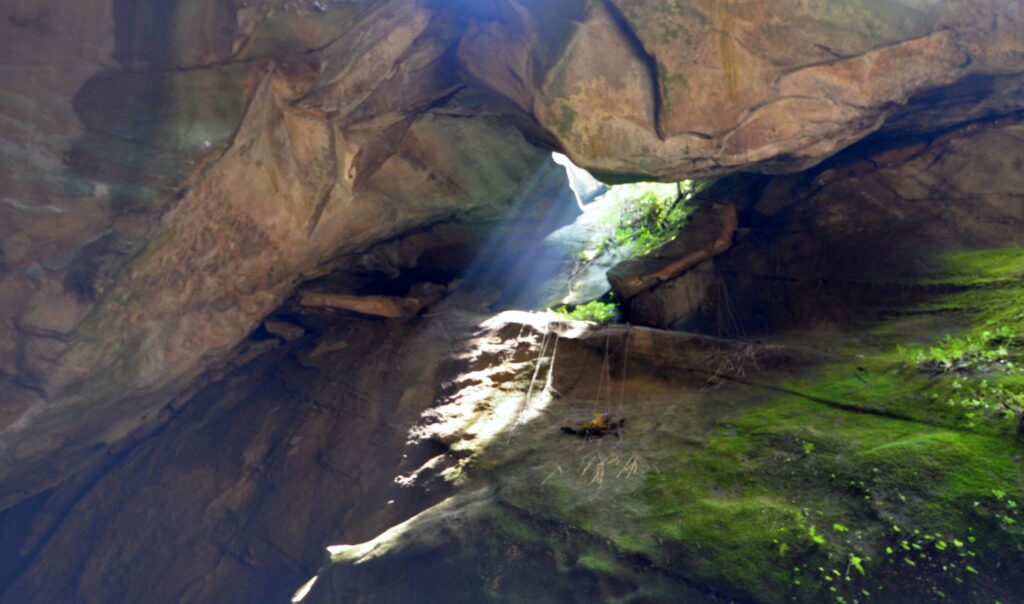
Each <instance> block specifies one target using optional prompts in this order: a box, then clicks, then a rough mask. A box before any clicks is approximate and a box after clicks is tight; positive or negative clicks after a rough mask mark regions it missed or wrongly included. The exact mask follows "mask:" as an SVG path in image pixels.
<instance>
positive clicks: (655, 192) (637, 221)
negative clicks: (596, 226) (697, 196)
mask: <svg viewBox="0 0 1024 604" xmlns="http://www.w3.org/2000/svg"><path fill="white" fill-rule="evenodd" d="M698 188H699V187H698V185H696V184H695V183H694V182H693V181H689V180H687V181H683V182H681V183H657V182H647V183H632V184H626V185H614V186H611V187H609V189H608V192H607V193H605V194H604V196H603V198H602V201H603V202H609V203H610V204H611V205H612V206H613V207H615V208H617V211H616V212H614V213H613V214H610V215H609V216H608V218H607V219H606V220H605V224H604V225H603V226H604V228H605V230H606V235H605V236H604V237H603V238H601V239H599V240H598V241H597V242H596V243H594V244H593V245H592V246H591V247H590V248H589V249H586V250H584V251H582V252H580V254H579V260H580V261H581V262H590V261H592V260H593V259H595V258H597V257H598V256H600V255H601V254H603V253H605V252H607V251H608V250H611V249H620V250H621V251H622V252H623V255H625V256H629V257H635V256H642V255H644V254H647V253H649V252H651V251H652V250H654V249H655V248H657V247H659V246H661V245H663V244H665V243H667V242H668V241H671V240H672V239H673V238H675V237H676V235H678V234H679V231H681V230H682V228H683V227H684V226H685V225H686V219H687V217H688V216H689V213H690V212H691V211H692V209H693V208H692V207H691V206H690V205H688V204H687V202H688V201H689V200H690V198H691V197H692V196H693V194H694V193H695V192H696V191H697V189H698Z"/></svg>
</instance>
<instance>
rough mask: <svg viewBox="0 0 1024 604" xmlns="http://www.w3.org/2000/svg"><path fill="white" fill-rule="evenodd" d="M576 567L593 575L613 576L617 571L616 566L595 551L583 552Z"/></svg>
mask: <svg viewBox="0 0 1024 604" xmlns="http://www.w3.org/2000/svg"><path fill="white" fill-rule="evenodd" d="M576 565H577V566H579V567H581V568H585V569H586V570H589V571H591V572H594V573H599V574H605V575H614V574H616V573H617V572H618V571H619V567H618V564H617V563H616V562H615V561H614V560H612V559H611V558H609V557H608V556H607V554H604V553H603V552H599V551H597V550H591V551H587V552H584V553H583V554H582V555H581V556H580V557H579V558H578V559H577V560H576Z"/></svg>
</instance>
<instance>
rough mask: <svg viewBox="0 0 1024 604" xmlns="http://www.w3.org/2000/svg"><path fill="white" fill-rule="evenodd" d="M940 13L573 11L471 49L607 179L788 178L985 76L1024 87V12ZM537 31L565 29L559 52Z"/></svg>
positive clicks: (871, 6) (528, 20)
mask: <svg viewBox="0 0 1024 604" xmlns="http://www.w3.org/2000/svg"><path fill="white" fill-rule="evenodd" d="M570 6H571V8H569V7H570ZM941 6H942V8H940V5H939V4H922V3H919V2H874V1H856V2H845V3H842V4H837V3H831V2H810V3H807V2H776V3H737V2H719V1H717V0H715V1H712V0H708V1H698V2H687V3H677V2H669V1H664V2H662V1H657V2H647V1H640V0H636V1H632V0H611V1H604V2H587V3H582V2H580V3H569V4H568V5H567V6H563V7H562V8H561V10H562V11H564V12H563V13H558V12H557V11H556V10H555V9H550V13H552V14H547V13H543V14H537V13H526V12H520V13H519V15H520V19H519V21H518V22H517V21H512V23H511V24H507V23H500V22H497V21H490V22H486V23H483V24H479V25H477V26H476V27H475V28H474V29H471V30H470V32H469V33H468V34H467V36H466V38H465V39H464V41H463V43H462V45H461V46H460V49H459V50H460V58H461V59H462V61H463V62H464V63H465V64H466V66H467V69H468V70H469V71H470V72H471V73H472V74H473V75H474V76H475V77H476V78H478V79H479V80H481V81H483V82H486V83H487V84H488V85H489V86H490V87H492V88H493V89H495V90H498V91H500V92H502V93H503V94H505V96H506V97H507V98H509V99H511V100H513V101H514V102H516V103H517V104H519V105H520V106H521V107H523V108H524V109H527V110H529V111H531V112H532V113H533V114H534V115H535V116H536V117H537V119H538V121H539V122H540V123H541V124H543V125H544V127H545V128H546V129H547V130H548V131H549V132H551V133H552V134H553V135H554V136H555V138H557V140H558V142H559V143H560V144H561V145H562V146H563V147H564V149H565V152H566V153H567V154H568V155H569V156H570V157H571V158H572V159H573V161H575V162H576V163H577V164H578V165H580V166H583V167H584V168H587V169H589V170H591V171H593V172H595V173H598V174H603V175H606V176H608V177H614V176H615V175H620V176H621V175H641V174H642V175H646V176H649V177H654V178H658V179H670V178H678V177H679V176H681V175H689V176H706V175H712V174H722V173H725V172H730V171H734V170H737V169H744V170H757V171H763V172H768V173H777V172H787V171H796V170H800V169H803V168H806V167H809V166H811V165H813V164H815V163H817V162H819V161H821V160H822V159H824V158H826V157H828V156H829V155H832V154H833V153H835V152H836V151H838V150H840V149H842V148H844V147H846V146H848V145H849V144H851V143H853V142H856V141H857V140H859V139H861V138H863V137H864V136H866V135H868V134H870V133H872V132H874V131H876V130H878V129H879V128H882V127H884V123H885V121H886V118H887V117H888V116H889V115H890V114H891V113H892V112H893V111H894V110H895V109H896V108H897V107H898V106H899V105H901V104H903V103H905V102H906V101H907V100H908V99H910V98H911V97H912V96H913V95H915V94H918V93H922V92H924V91H926V90H929V89H932V88H935V87H939V86H942V85H944V84H948V83H950V82H953V81H956V80H958V79H960V78H963V77H965V76H967V75H968V74H972V73H984V74H1005V73H1017V74H1019V73H1020V57H1021V52H1022V51H1024V47H1022V46H1021V40H1024V35H1022V33H1024V32H1022V29H1021V28H1022V27H1024V24H1022V21H1021V13H1020V6H1019V4H1015V3H1013V2H1002V1H993V2H980V3H972V4H971V5H970V6H968V5H967V4H960V5H957V6H956V7H953V6H952V5H950V6H947V5H941ZM539 23H543V24H544V25H543V26H540V25H538V24H539ZM542 27H543V29H541V28H542ZM538 30H541V31H543V32H544V33H545V34H546V33H548V32H549V31H559V32H560V33H561V34H562V38H561V40H562V42H561V45H554V44H552V40H551V39H550V37H548V36H543V35H538ZM549 36H550V34H549ZM494 46H498V47H501V48H503V49H506V50H504V51H503V52H501V53H492V52H487V50H486V49H487V48H490V47H494Z"/></svg>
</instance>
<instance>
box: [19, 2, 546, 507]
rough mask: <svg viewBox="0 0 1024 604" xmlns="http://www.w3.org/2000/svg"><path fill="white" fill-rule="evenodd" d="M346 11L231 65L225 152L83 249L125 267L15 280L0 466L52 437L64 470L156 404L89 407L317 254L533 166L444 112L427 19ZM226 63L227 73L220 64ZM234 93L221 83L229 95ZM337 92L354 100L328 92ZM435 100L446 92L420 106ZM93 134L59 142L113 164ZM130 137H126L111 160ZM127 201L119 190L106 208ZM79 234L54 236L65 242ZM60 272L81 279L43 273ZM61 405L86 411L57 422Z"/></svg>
mask: <svg viewBox="0 0 1024 604" xmlns="http://www.w3.org/2000/svg"><path fill="white" fill-rule="evenodd" d="M303 18H305V17H303ZM361 18H362V21H361V23H363V25H362V26H358V27H357V26H356V25H355V24H349V26H351V27H353V28H354V29H353V31H354V32H355V33H353V35H352V36H344V35H341V36H339V37H337V38H336V39H332V41H331V43H330V44H329V45H328V46H327V47H326V48H324V49H323V51H322V54H321V56H320V58H319V59H310V58H309V57H307V56H305V55H302V56H300V57H299V58H297V59H294V60H292V59H282V60H280V61H278V63H277V64H275V65H266V64H263V63H259V62H257V63H254V64H253V65H252V66H251V68H250V67H249V66H245V67H244V70H245V71H247V72H248V73H249V77H250V78H251V82H252V86H253V88H252V92H251V94H250V95H249V98H248V101H247V104H246V106H245V112H244V118H242V120H241V124H240V125H238V127H237V128H236V129H235V130H234V132H230V131H228V132H225V133H223V134H224V135H225V136H224V137H222V138H221V139H217V140H224V139H227V141H226V148H225V149H223V150H221V151H215V152H210V153H209V155H207V157H206V158H205V160H204V162H203V163H202V164H201V165H198V166H197V167H196V168H194V169H193V173H192V174H191V176H190V178H189V180H188V181H187V183H186V184H185V185H184V186H182V187H181V188H180V189H179V190H178V191H177V193H176V194H175V195H174V196H173V198H172V199H170V201H171V202H173V203H171V204H170V205H171V207H170V209H169V210H168V211H166V212H165V213H164V215H163V216H161V217H160V218H159V222H156V223H155V224H153V223H154V221H153V220H150V221H149V223H150V224H152V226H149V227H147V226H145V225H144V226H143V227H142V228H141V229H135V230H133V229H132V228H129V227H130V226H131V225H130V224H126V225H125V227H124V229H125V230H126V232H129V233H132V234H133V235H134V237H135V238H134V239H132V240H131V241H133V242H134V243H131V244H130V245H129V246H128V247H125V246H123V245H122V246H121V247H118V245H120V244H117V243H116V242H117V241H123V240H124V239H125V238H124V237H119V236H115V241H114V243H112V244H111V245H112V246H113V247H110V250H111V251H104V249H106V248H103V249H100V250H97V252H96V253H97V254H99V255H101V256H102V255H103V254H106V256H109V257H111V259H112V260H111V261H113V262H114V263H115V265H116V264H118V263H119V264H125V261H126V260H128V259H130V261H129V262H127V266H125V267H124V268H121V269H119V270H116V271H113V270H112V271H110V275H111V276H110V277H103V275H106V274H107V273H105V272H103V271H105V270H107V269H104V268H103V267H105V266H107V265H108V264H109V262H107V261H106V260H104V258H102V257H101V258H99V260H95V261H92V260H88V259H87V257H84V256H82V258H83V262H86V264H85V265H83V267H82V269H81V270H77V272H76V268H75V267H76V266H79V265H80V263H79V264H72V265H71V268H70V269H69V270H68V271H61V269H60V267H53V269H52V270H56V271H58V272H57V273H56V275H55V277H56V279H58V280H56V281H55V280H54V279H53V278H51V279H50V280H49V281H44V280H42V279H41V278H38V277H37V278H33V277H31V276H27V275H26V273H24V272H22V273H21V275H19V277H20V278H21V279H25V278H28V279H29V280H30V282H31V280H32V279H35V281H36V284H35V285H34V287H35V288H36V289H38V290H40V291H42V293H40V294H38V295H37V297H36V298H33V299H32V300H33V302H34V308H32V309H25V307H24V302H21V301H16V300H15V301H13V303H14V304H15V305H16V306H15V307H14V308H12V309H10V312H12V313H13V314H14V315H15V316H19V315H22V316H20V318H19V321H20V322H21V323H22V324H24V327H23V331H26V332H27V333H26V335H25V336H23V337H22V338H21V339H22V340H23V342H24V343H23V344H20V345H19V343H18V342H14V343H13V345H12V344H8V345H6V346H10V347H11V348H13V349H14V350H15V351H16V352H15V354H17V355H18V356H19V357H20V358H16V359H14V363H15V365H16V366H17V367H18V380H19V381H20V382H22V383H26V384H28V385H30V386H31V387H32V388H34V389H36V391H37V393H41V394H42V398H43V400H46V401H48V402H47V403H46V404H44V405H43V406H42V407H40V408H36V407H34V408H33V409H34V411H33V415H32V418H31V421H28V417H25V418H23V419H25V420H26V421H15V422H13V423H12V424H10V425H9V426H8V427H7V429H6V430H5V431H4V432H3V438H4V439H5V441H6V443H7V445H8V447H9V448H10V450H11V451H12V452H13V454H14V455H15V456H16V457H17V458H19V459H21V462H20V463H18V464H8V465H7V466H6V467H4V468H2V469H0V474H3V475H6V476H9V477H10V473H11V472H22V471H28V468H29V467H30V459H34V460H39V457H40V456H42V455H46V452H47V451H48V450H50V449H52V448H53V447H59V446H60V443H71V442H73V443H76V444H75V445H74V446H73V447H72V448H76V447H78V448H79V450H78V453H74V452H72V451H71V450H68V451H66V452H64V453H62V455H61V457H62V459H61V460H56V459H51V460H49V461H48V463H50V464H53V465H54V466H55V467H61V468H66V469H67V470H68V471H73V468H75V467H78V466H79V465H80V464H81V463H83V462H85V461H86V459H87V456H86V455H83V454H82V451H83V450H85V449H92V448H93V447H94V446H95V445H98V444H100V443H110V442H114V441H116V440H117V439H119V438H122V437H123V436H124V435H125V434H126V433H127V432H126V431H128V432H130V431H131V430H134V429H135V428H136V427H138V425H139V423H140V422H143V418H150V419H151V418H152V417H153V411H154V407H153V406H154V405H155V406H156V408H159V406H160V405H162V403H161V402H160V401H159V398H158V397H157V398H150V399H147V400H149V401H150V402H148V403H145V404H143V403H141V402H139V403H136V410H135V411H134V412H133V413H130V414H128V415H127V416H126V414H124V413H123V411H122V412H121V413H119V414H118V420H117V421H116V422H113V421H110V419H109V417H108V418H106V419H105V418H104V409H105V408H106V409H109V408H110V407H109V405H112V404H114V402H115V401H119V400H126V399H129V398H135V399H138V398H139V397H145V396H149V395H153V394H155V393H158V392H160V391H161V390H162V389H165V388H166V389H168V392H173V391H174V389H176V388H179V387H181V386H182V385H184V384H186V383H188V381H189V380H191V379H193V378H194V377H195V376H196V375H198V374H199V373H201V372H202V371H203V370H204V368H205V367H206V366H207V365H208V362H209V361H210V360H212V359H216V358H217V357H218V356H220V355H223V354H224V353H226V352H228V351H229V350H231V348H232V347H233V346H235V345H236V344H237V343H238V342H239V341H240V340H241V339H242V338H243V337H245V335H246V334H247V333H249V332H250V331H251V330H252V329H254V328H255V327H256V326H258V325H259V321H260V320H261V319H262V318H263V317H264V316H265V315H266V314H267V313H269V312H270V311H271V310H272V309H273V308H274V307H276V306H277V305H278V304H279V303H280V302H281V301H282V300H283V299H284V298H285V297H286V296H287V295H288V293H289V292H290V291H291V289H292V287H293V286H294V284H295V283H296V282H297V281H298V280H300V279H302V278H303V277H308V276H311V275H313V274H315V273H316V272H317V271H318V270H321V269H319V268H318V267H320V266H321V265H322V264H324V263H325V262H326V261H328V260H330V259H331V258H332V257H335V256H337V255H339V254H344V253H350V252H356V251H359V250H361V249H364V248H366V247H367V246H369V245H371V244H373V243H375V242H377V241H380V240H383V239H387V238H389V237H392V236H394V235H397V234H400V233H402V232H405V231H408V230H410V229H413V228H415V227H417V226H420V225H423V224H429V223H431V222H435V221H438V220H441V219H445V218H449V217H450V216H452V215H453V214H455V213H459V212H466V211H468V210H471V209H473V208H477V207H480V206H490V207H491V208H493V209H494V211H496V212H497V211H499V210H498V208H502V207H507V205H508V204H510V203H511V202H512V201H513V200H514V199H515V198H516V193H517V191H518V190H519V188H520V186H521V185H522V184H523V183H527V182H528V181H529V178H530V176H531V175H532V174H533V173H534V172H535V171H536V170H537V169H538V168H539V167H540V166H542V165H543V164H544V163H545V162H548V161H549V160H547V159H546V158H545V157H544V154H543V153H542V152H541V151H540V150H539V149H536V148H535V147H533V146H531V145H530V144H529V143H527V142H526V141H525V140H524V139H523V138H522V136H521V135H520V134H519V132H518V131H517V130H516V128H515V127H514V126H513V125H511V124H509V123H507V122H506V121H504V120H502V119H501V118H500V117H498V116H482V117H480V118H474V117H472V116H469V119H467V117H466V116H463V115H458V112H459V111H460V107H462V106H463V105H464V104H465V103H466V102H470V103H472V101H471V100H467V101H463V100H462V99H463V98H466V99H471V96H472V95H471V94H468V93H464V94H461V95H460V96H457V97H455V98H454V99H449V97H450V95H451V93H452V92H453V86H452V74H454V72H453V71H452V70H450V69H448V68H447V67H446V65H447V63H446V61H447V59H446V56H447V55H446V54H445V48H447V47H451V46H452V45H453V44H454V43H455V42H456V40H457V37H456V33H457V32H455V31H453V30H452V29H451V28H450V27H447V26H446V24H445V23H446V22H445V21H444V20H440V19H438V18H436V17H435V15H433V13H432V12H431V11H428V10H427V9H424V8H420V7H417V6H416V5H413V4H410V3H404V2H390V3H384V4H379V5H376V6H375V7H374V8H373V10H372V11H370V12H369V13H364V14H362V15H361ZM133 24H134V25H133ZM129 25H130V26H135V25H138V24H135V23H134V22H133V23H132V24H129ZM342 33H344V32H342ZM381 36H383V38H382V37H381ZM133 48H135V50H136V51H138V52H144V51H146V49H147V48H148V47H133ZM204 52H205V51H204ZM203 56H206V55H203ZM207 58H209V57H207ZM342 59H343V60H344V61H349V63H344V62H341V63H339V60H342ZM146 60H147V61H155V62H158V63H159V62H161V61H169V62H179V61H185V62H187V61H186V60H185V59H176V58H167V57H155V58H154V57H150V58H148V59H146ZM189 60H191V59H189ZM196 60H199V57H197V58H196ZM202 60H203V61H204V62H212V63H219V62H222V61H221V60H220V59H216V60H214V59H210V60H209V61H207V59H202ZM225 60H226V59H225ZM228 62H229V63H230V61H228ZM144 63H145V61H144ZM176 64H177V63H176ZM346 65H347V67H346ZM211 69H213V70H214V71H209V72H208V71H207V70H206V69H196V70H191V71H189V70H186V71H178V72H174V73H179V74H192V73H195V74H202V75H203V76H206V77H220V76H216V74H217V73H220V72H219V71H217V69H219V68H214V67H211ZM225 69H228V71H229V72H230V73H229V74H228V75H229V76H230V77H234V78H235V79H237V75H232V74H236V72H235V71H232V70H234V69H236V68H235V67H231V66H229V67H225ZM338 70H340V71H338ZM346 70H347V71H346ZM352 70H356V71H352ZM360 70H361V71H360ZM357 72H358V73H357ZM158 74H163V72H158ZM160 77H163V76H162V75H160ZM175 77H177V76H175ZM181 77H187V76H186V75H183V76H181ZM229 79H230V78H229ZM114 89H115V90H116V89H117V88H116V87H115V88H114ZM184 92H185V91H182V93H184ZM242 92H243V90H242V89H241V88H238V89H237V90H236V92H235V95H236V97H237V98H239V99H241V93H242ZM105 94H108V95H109V94H111V91H110V90H106V91H105ZM137 94H138V93H137V92H131V91H129V95H137ZM215 94H219V93H215ZM353 99H357V100H358V102H352V103H350V104H347V105H342V104H339V103H340V101H341V100H346V102H348V101H352V100H353ZM438 99H448V100H447V101H446V102H442V103H441V105H442V106H443V107H440V108H438V110H433V109H431V105H432V104H434V103H435V101H437V100H438ZM142 100H144V97H143V99H142ZM96 107H97V109H100V108H101V106H100V105H96ZM143 109H145V110H149V109H151V107H149V106H146V107H143ZM108 111H109V110H108ZM167 111H169V113H168V115H167V116H166V119H163V118H162V117H161V116H159V115H156V116H152V117H151V119H152V120H155V121H154V122H152V123H150V122H145V121H144V122H142V123H141V124H139V128H140V129H141V130H140V132H143V133H146V134H147V135H148V136H153V135H155V133H153V132H150V131H149V130H147V129H149V128H155V127H157V126H160V127H167V126H168V124H169V122H168V120H170V123H172V124H173V120H174V119H178V118H179V115H178V114H176V113H175V112H174V110H173V109H167ZM103 115H104V116H105V117H104V118H103V120H101V121H99V122H98V123H99V124H101V125H102V126H103V127H108V128H109V127H110V126H111V125H112V122H111V121H110V117H109V116H108V115H107V114H103ZM217 117H218V119H221V118H222V115H221V114H217ZM200 122H201V120H200V121H199V122H196V123H197V124H199V123H200ZM200 125H201V124H200ZM174 127H175V128H177V127H178V126H174ZM382 132H385V133H386V134H385V135H384V136H381V133H382ZM107 134H112V133H107ZM107 134H103V137H101V138H98V139H91V140H92V142H89V144H88V145H86V146H85V147H82V146H79V150H78V151H76V153H84V154H85V155H82V157H85V156H86V155H89V154H97V155H96V157H103V158H107V159H110V157H114V159H115V160H116V158H117V157H120V155H118V154H119V153H120V151H117V153H115V154H114V155H113V156H111V155H110V154H109V153H103V152H101V150H100V149H99V145H100V144H101V142H102V141H103V140H106V139H105V138H104V137H106V136H107ZM228 135H229V136H228ZM205 146H209V145H205ZM196 148H198V149H199V150H205V149H204V145H203V144H199V145H198V147H196ZM190 149H193V147H190V148H188V149H177V148H175V149H173V150H171V151H169V152H168V154H166V155H167V156H166V157H163V156H161V157H159V158H155V159H154V161H157V162H158V163H155V164H146V166H144V167H143V169H142V172H143V174H142V176H148V175H149V172H150V171H152V172H153V173H154V174H156V175H160V176H161V177H165V176H167V175H168V174H169V173H168V172H167V171H166V170H164V169H163V168H168V169H169V167H170V166H171V164H175V162H177V163H176V164H175V165H179V166H180V165H182V161H183V159H184V160H185V164H186V165H187V163H188V160H187V158H188V157H190V156H189V153H188V151H189V150H190ZM133 150H134V147H133V146H132V145H131V144H126V146H124V148H123V151H124V154H125V157H127V156H128V155H130V154H131V153H132V152H133ZM192 157H194V155H193V156H192ZM165 160H166V161H165ZM160 162H163V163H160ZM168 162H170V163H168ZM161 166H162V167H161ZM83 169H85V168H83ZM118 169H120V168H118ZM104 173H105V174H108V176H109V175H110V174H113V173H109V172H104ZM119 182H120V181H119ZM147 182H148V181H147ZM150 184H151V183H150ZM150 184H147V185H146V186H150ZM133 195H134V194H133ZM143 197H145V195H143ZM133 204H134V202H131V203H129V202H128V200H127V198H126V200H125V203H124V204H122V205H124V207H125V208H127V207H132V206H133ZM7 207H12V208H15V209H16V207H15V206H10V204H8V206H7ZM122 209H123V208H122ZM57 214H60V213H57ZM104 219H105V220H109V218H101V219H100V222H98V223H97V225H101V224H102V220H104ZM73 223H74V224H75V225H76V226H77V227H79V228H82V226H83V225H85V226H88V225H87V224H86V221H82V220H80V219H78V220H75V221H73ZM33 225H35V226H36V227H37V228H40V229H45V224H42V223H39V224H36V223H33ZM137 231H138V234H137ZM147 231H148V232H147ZM80 237H82V235H80V234H73V235H67V236H64V237H62V241H64V242H65V243H67V244H70V245H74V244H75V239H76V238H80ZM10 247H11V249H13V250H14V251H15V255H16V256H17V255H18V254H21V255H22V256H23V259H22V261H21V263H20V264H19V265H17V266H10V268H11V269H18V268H19V267H23V266H28V263H29V261H30V257H29V255H26V254H22V252H20V251H18V250H19V249H20V248H18V247H17V242H15V243H14V244H12V245H11V246H10ZM84 249H86V248H83V250H84ZM77 254H78V255H79V256H81V252H78V253H77ZM89 262H92V263H93V264H89ZM97 263H98V264H97ZM92 266H96V267H97V268H90V267H92ZM100 269H102V270H100ZM63 275H80V277H78V278H77V280H76V281H73V282H69V281H68V279H67V278H64V279H63V281H60V280H59V279H61V277H62V276H63ZM114 275H116V276H114ZM98 276H99V277H103V278H97V277H98ZM69 283H73V285H69ZM46 284H49V285H46ZM62 284H63V285H62ZM97 284H98V285H97ZM12 285H13V284H12ZM14 286H16V285H14ZM44 286H45V287H44ZM47 288H48V289H47ZM44 301H45V303H44ZM83 319H84V320H83ZM33 329H34V330H35V331H32V330H33ZM54 336H59V337H54ZM76 415H85V416H88V418H89V419H88V420H84V421H81V422H77V423H75V424H74V425H72V424H69V423H66V422H65V419H66V418H68V417H72V416H76ZM130 416H134V419H129V417H130ZM133 424H134V425H133ZM47 443H48V444H47ZM15 466H20V469H16V467H15ZM58 473H59V472H58ZM23 479H25V480H27V476H26V477H23V478H19V479H14V478H11V481H9V482H11V483H12V484H13V483H14V482H21V481H22V480H23ZM2 505H4V504H2V503H0V506H2Z"/></svg>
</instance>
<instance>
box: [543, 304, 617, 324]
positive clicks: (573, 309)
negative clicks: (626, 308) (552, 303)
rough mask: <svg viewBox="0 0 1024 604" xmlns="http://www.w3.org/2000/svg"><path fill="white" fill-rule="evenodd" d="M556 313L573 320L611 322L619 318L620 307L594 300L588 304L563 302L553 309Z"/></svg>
mask: <svg viewBox="0 0 1024 604" xmlns="http://www.w3.org/2000/svg"><path fill="white" fill-rule="evenodd" d="M552 310H553V311H554V312H555V313H557V314H559V315H561V316H563V317H565V318H566V319H571V320H573V321H594V322H596V323H611V322H612V321H614V320H616V319H618V318H619V307H618V306H616V305H615V304H613V303H611V302H602V301H600V300H592V301H590V302H587V303H586V304H577V305H566V304H563V305H562V306H559V307H557V308H553V309H552Z"/></svg>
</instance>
